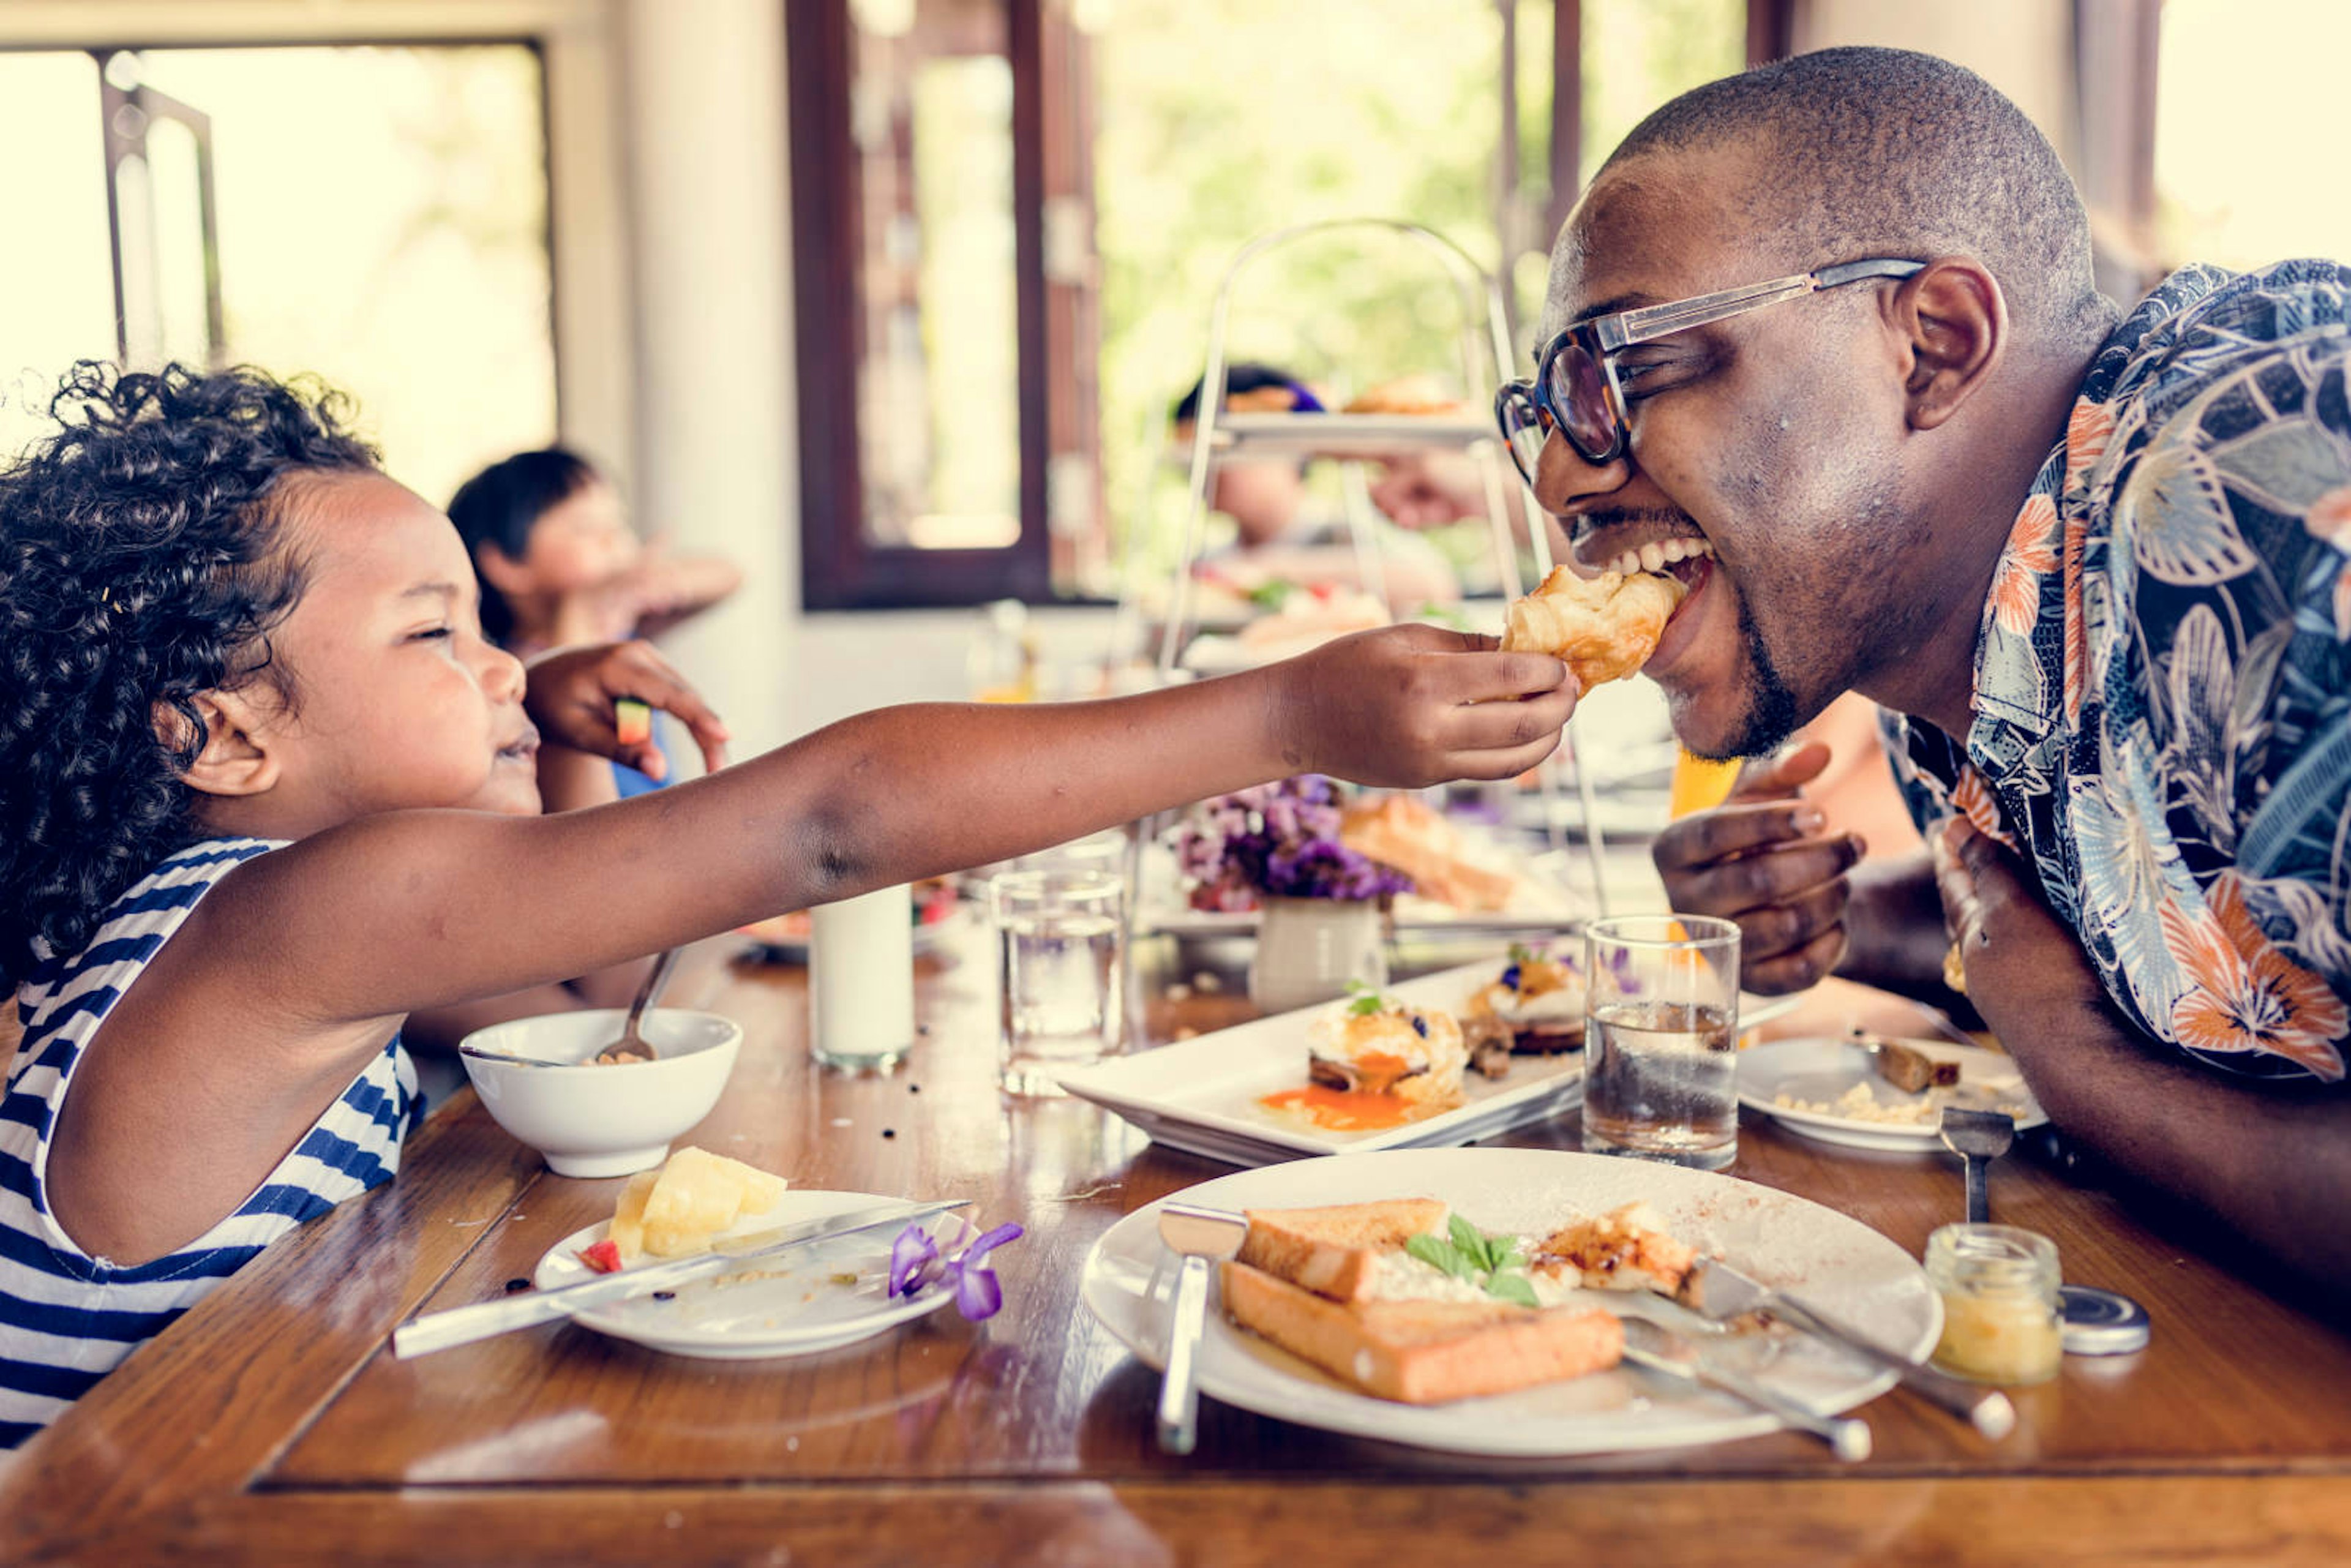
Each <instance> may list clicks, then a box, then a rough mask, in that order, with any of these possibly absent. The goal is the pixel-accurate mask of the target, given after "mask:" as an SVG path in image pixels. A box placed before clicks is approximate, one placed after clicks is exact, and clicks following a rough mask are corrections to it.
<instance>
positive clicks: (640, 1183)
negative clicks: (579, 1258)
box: [606, 1170, 662, 1267]
mask: <svg viewBox="0 0 2351 1568" xmlns="http://www.w3.org/2000/svg"><path fill="white" fill-rule="evenodd" d="M661 1175H662V1174H661V1172H660V1171H658V1170H650V1171H639V1172H638V1173H637V1174H636V1175H634V1176H631V1177H630V1178H629V1185H628V1186H624V1187H622V1189H621V1205H620V1207H618V1208H616V1209H614V1210H613V1211H612V1228H611V1230H610V1231H608V1232H606V1234H608V1235H609V1236H611V1239H612V1244H613V1245H614V1246H615V1247H618V1248H619V1249H621V1263H622V1267H626V1266H627V1265H629V1264H631V1263H633V1262H635V1261H636V1260H638V1259H640V1258H642V1257H643V1256H644V1252H645V1200H646V1199H647V1198H649V1197H652V1196H653V1184H654V1183H656V1182H658V1181H660V1180H661Z"/></svg>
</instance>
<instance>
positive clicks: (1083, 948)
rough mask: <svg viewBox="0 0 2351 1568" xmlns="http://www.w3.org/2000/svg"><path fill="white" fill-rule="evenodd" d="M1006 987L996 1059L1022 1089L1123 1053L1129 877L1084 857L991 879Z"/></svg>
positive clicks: (1040, 1090) (1048, 1084)
mask: <svg viewBox="0 0 2351 1568" xmlns="http://www.w3.org/2000/svg"><path fill="white" fill-rule="evenodd" d="M987 908H988V915H989V918H990V920H991V921H992V923H993V924H994V925H995V927H996V952H997V978H998V981H999V982H1001V985H1002V988H1003V998H1004V1001H1003V1009H1004V1010H1003V1027H1002V1030H1001V1033H1000V1035H999V1039H998V1066H999V1067H1000V1069H1001V1071H1002V1077H1003V1083H1004V1087H1005V1088H1007V1089H1008V1090H1010V1091H1011V1092H1014V1093H1016V1094H1059V1093H1061V1087H1060V1085H1059V1084H1058V1083H1057V1082H1055V1079H1056V1078H1057V1077H1058V1076H1059V1075H1060V1074H1061V1073H1063V1072H1066V1071H1069V1070H1070V1069H1071V1068H1073V1067H1083V1066H1086V1065H1088V1064H1089V1063H1092V1062H1095V1061H1101V1060H1102V1058H1103V1057H1105V1056H1108V1055H1112V1054H1113V1053H1115V1052H1116V1051H1117V1050H1118V1048H1119V1045H1120V1043H1121V1036H1122V1035H1123V1032H1124V1030H1125V1024H1126V882H1125V879H1124V878H1123V877H1120V876H1115V875H1113V874H1112V873H1108V872H1104V871H1098V870H1091V869H1088V868H1086V867H1084V866H1082V865H1063V866H1049V867H1046V868H1044V869H1041V870H1037V871H1013V872H1007V873H1004V874H1003V875H1001V876H998V877H995V878H993V879H991V880H990V881H989V883H988V884H987Z"/></svg>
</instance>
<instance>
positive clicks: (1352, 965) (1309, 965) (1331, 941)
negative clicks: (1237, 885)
mask: <svg viewBox="0 0 2351 1568" xmlns="http://www.w3.org/2000/svg"><path fill="white" fill-rule="evenodd" d="M1350 980H1361V981H1363V982H1364V984H1365V985H1370V986H1384V985H1386V984H1387V980H1388V957H1387V948H1386V946H1385V945H1384V942H1383V941H1382V931H1381V919H1380V905H1379V901H1378V900H1376V899H1370V898H1269V899H1267V900H1265V901H1264V904H1263V906H1262V908H1261V909H1260V910H1259V915H1258V925H1257V956H1256V957H1254V958H1253V959H1251V960H1250V962H1249V1000H1251V1001H1253V1002H1255V1003H1256V1004H1257V1005H1258V1006H1259V1008H1261V1009H1264V1010H1265V1011H1267V1012H1270V1013H1279V1012H1288V1011H1289V1010H1290V1009H1292V1008H1303V1007H1311V1006H1313V1005H1314V1004H1315V1003H1316V1002H1326V1001H1329V1000H1331V999H1332V998H1334V997H1339V996H1343V995H1344V994H1345V993H1346V989H1347V982H1348V981H1350Z"/></svg>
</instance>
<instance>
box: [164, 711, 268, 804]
mask: <svg viewBox="0 0 2351 1568" xmlns="http://www.w3.org/2000/svg"><path fill="white" fill-rule="evenodd" d="M193 706H194V707H195V710H196V716H197V718H198V719H199V720H201V721H202V722H203V725H204V746H203V748H202V749H200V750H199V751H198V752H197V753H196V759H195V760H194V761H193V762H191V763H190V764H188V766H187V768H186V770H185V771H183V773H182V774H181V775H180V777H181V779H183V780H184V781H185V782H186V784H187V786H188V788H190V789H195V790H199V791H201V792H202V793H204V794H206V795H222V796H237V795H259V794H262V793H264V792H266V791H267V790H268V789H272V788H273V787H275V786H276V784H277V775H278V771H279V768H278V758H277V752H276V751H275V750H274V749H273V748H272V747H271V746H270V745H269V743H268V740H267V739H266V736H267V734H268V731H267V730H266V727H264V726H263V725H262V724H261V722H260V718H261V715H260V713H259V711H258V710H257V709H256V708H255V707H254V706H253V705H252V704H251V703H248V702H246V700H245V699H244V698H243V697H241V696H239V695H237V694H236V693H235V692H200V693H198V694H197V695H196V696H195V698H194V700H193ZM188 730H189V727H188V717H187V716H186V715H185V714H183V713H181V712H180V711H178V710H177V709H176V708H172V707H170V706H166V705H162V704H158V705H157V706H156V708H155V733H156V734H157V736H159V737H161V738H162V741H163V743H164V744H165V745H166V746H178V745H182V744H183V743H184V742H185V741H186V740H187V739H188V738H189V733H188Z"/></svg>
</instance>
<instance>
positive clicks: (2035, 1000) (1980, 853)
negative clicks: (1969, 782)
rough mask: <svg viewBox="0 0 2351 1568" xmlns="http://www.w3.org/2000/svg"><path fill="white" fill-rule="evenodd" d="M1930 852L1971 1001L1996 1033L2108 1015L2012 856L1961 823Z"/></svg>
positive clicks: (2072, 942)
mask: <svg viewBox="0 0 2351 1568" xmlns="http://www.w3.org/2000/svg"><path fill="white" fill-rule="evenodd" d="M1933 848H1934V852H1935V886H1936V890H1937V891H1938V892H1939V893H1940V894H1942V897H1943V919H1944V922H1945V924H1946V925H1949V928H1950V931H1951V938H1952V941H1953V942H1954V943H1955V944H1956V945H1957V946H1958V948H1959V959H1960V962H1961V963H1962V964H1964V965H1965V966H1966V968H1967V977H1968V999H1969V1000H1970V1002H1972V1003H1974V1004H1975V1009H1976V1010H1977V1011H1978V1012H1979V1013H1981V1014H1982V1015H1983V1020H1984V1022H1985V1024H1986V1025H1987V1026H1989V1027H1990V1028H1991V1031H1992V1032H1993V1033H1994V1034H1996V1035H1999V1036H2000V1037H2001V1039H2002V1040H2022V1039H2025V1038H2027V1037H2028V1036H2031V1035H2034V1034H2045V1033H2047V1032H2049V1030H2050V1027H2051V1026H2052V1024H2053V1023H2054V1022H2056V1021H2057V1020H2058V1019H2061V1018H2064V1017H2065V1016H2068V1015H2077V1014H2098V1015H2105V1013H2106V1012H2107V1004H2106V992H2105V986H2104V985H2102V984H2101V983H2100V982H2099V979H2098V975H2097V971H2096V970H2095V969H2093V968H2092V967H2090V960H2089V956H2088V955H2087V954H2085V952H2083V950H2082V944H2081V942H2080V941H2079V940H2078V939H2077V938H2076V937H2075V936H2074V933H2073V932H2071V931H2069V930H2067V929H2066V928H2065V925H2064V922H2063V921H2061V920H2059V919H2058V918H2057V917H2056V916H2055V915H2052V914H2050V913H2049V910H2048V908H2047V907H2046V906H2045V905H2043V904H2042V902H2041V898H2040V895H2039V894H2038V893H2037V892H2036V891H2035V889H2034V883H2033V878H2032V873H2030V872H2028V871H2027V870H2026V869H2025V868H2024V866H2023V865H2022V863H2021V862H2018V860H2017V858H2016V857H2015V856H2014V855H2012V854H2011V853H2010V852H2008V851H2006V850H2004V849H2002V848H2001V845H2000V843H1999V841H1997V840H1995V839H1992V838H1990V837H1988V836H1986V835H1985V834H1983V833H1982V832H1980V831H1978V830H1977V829H1976V827H1975V826H1974V824H1972V823H1970V821H1968V820H1967V819H1966V818H1964V817H1954V818H1952V819H1951V820H1950V821H1947V822H1945V823H1944V824H1943V826H1942V827H1941V829H1940V830H1939V831H1937V832H1936V833H1935V835H1934V839H1933ZM2114 1021H2118V1020H2114Z"/></svg>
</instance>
